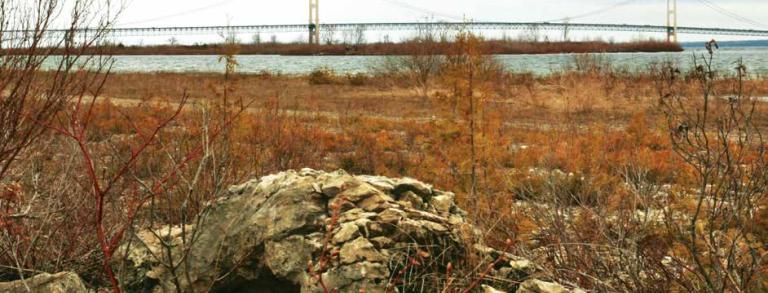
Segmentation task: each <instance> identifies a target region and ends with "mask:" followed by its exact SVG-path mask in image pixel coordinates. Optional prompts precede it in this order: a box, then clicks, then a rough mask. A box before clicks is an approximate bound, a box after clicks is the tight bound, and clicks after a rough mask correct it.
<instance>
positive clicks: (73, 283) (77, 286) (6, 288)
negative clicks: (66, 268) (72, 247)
mask: <svg viewBox="0 0 768 293" xmlns="http://www.w3.org/2000/svg"><path fill="white" fill-rule="evenodd" d="M0 292H7V293H22V292H23V293H27V292H47V293H86V292H88V291H87V290H86V288H85V285H83V281H82V280H81V279H80V277H79V276H78V275H77V274H75V273H72V272H61V273H57V274H46V273H43V274H39V275H36V276H34V277H32V278H29V279H26V280H23V281H22V280H19V281H13V282H5V283H0Z"/></svg>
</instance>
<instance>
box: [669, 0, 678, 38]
mask: <svg viewBox="0 0 768 293" xmlns="http://www.w3.org/2000/svg"><path fill="white" fill-rule="evenodd" d="M667 42H670V43H672V42H675V43H677V0H667Z"/></svg>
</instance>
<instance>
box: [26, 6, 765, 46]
mask: <svg viewBox="0 0 768 293" xmlns="http://www.w3.org/2000/svg"><path fill="white" fill-rule="evenodd" d="M382 1H385V2H390V3H391V4H395V5H398V6H402V7H404V8H406V9H411V10H416V11H419V12H421V13H432V15H433V16H434V15H442V16H446V15H445V14H439V13H436V12H434V11H430V10H428V9H424V8H420V7H416V6H413V5H412V4H408V3H404V2H400V1H399V0H382ZM636 1H637V0H625V1H622V2H618V3H616V4H614V5H611V6H608V7H604V8H601V9H598V10H594V11H590V12H586V13H583V14H580V15H576V16H572V17H567V18H562V19H556V20H552V21H542V22H492V21H463V20H462V21H455V19H456V17H453V16H447V17H446V18H453V19H454V21H434V22H375V23H374V22H371V23H321V22H320V13H319V10H320V4H319V0H309V22H308V23H299V24H269V25H235V26H229V25H227V26H168V27H141V26H134V27H114V28H109V29H107V31H106V32H105V33H106V35H107V36H109V37H115V38H117V37H137V36H138V37H141V36H147V37H151V36H175V35H210V34H222V33H227V34H245V33H259V34H260V33H302V32H306V33H307V35H308V42H309V43H311V44H319V43H320V32H322V31H329V32H345V31H364V32H389V31H441V30H443V31H446V30H457V29H465V30H471V31H504V32H506V31H533V32H539V31H540V32H547V31H563V32H570V31H586V32H637V33H660V34H665V35H666V38H667V41H669V42H676V41H677V40H678V35H679V34H684V35H706V36H707V37H719V36H749V37H768V25H765V24H763V23H760V22H758V21H755V20H752V19H749V18H746V17H743V16H741V15H739V14H736V13H734V12H733V11H730V10H727V9H725V8H723V7H721V6H719V5H717V4H715V3H714V2H712V0H696V1H698V2H699V3H700V4H701V5H703V6H705V7H708V8H710V9H712V10H713V11H715V12H717V13H719V14H721V15H724V16H726V17H728V18H731V19H733V20H736V21H738V22H740V23H742V24H746V25H748V26H751V27H758V28H756V29H744V28H723V27H693V26H678V6H677V0H667V1H666V2H667V3H666V10H665V11H666V23H665V24H663V25H660V24H657V25H645V24H605V23H579V22H571V21H572V20H576V19H581V18H585V17H590V16H595V15H598V14H603V13H607V12H609V11H611V10H613V9H616V8H618V7H622V6H626V5H629V4H632V3H633V2H636ZM224 2H227V1H224ZM200 10H201V9H194V10H191V11H190V12H198V11H200ZM182 14H183V13H182ZM178 15H180V14H176V15H173V16H178ZM157 19H160V18H156V19H153V20H157ZM88 31H89V30H88V29H82V30H80V31H76V32H74V33H86V34H87V33H88ZM11 33H14V34H20V33H24V32H18V31H13V32H11ZM48 33H49V34H52V35H66V34H69V33H73V32H71V31H68V30H51V31H49V32H48ZM102 33H104V32H102Z"/></svg>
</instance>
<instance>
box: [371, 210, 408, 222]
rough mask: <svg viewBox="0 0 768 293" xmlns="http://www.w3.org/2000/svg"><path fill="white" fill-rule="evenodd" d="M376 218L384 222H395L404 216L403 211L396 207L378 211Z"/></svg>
mask: <svg viewBox="0 0 768 293" xmlns="http://www.w3.org/2000/svg"><path fill="white" fill-rule="evenodd" d="M377 218H378V220H379V221H380V222H381V223H384V224H397V222H399V221H400V219H402V218H405V212H404V211H402V210H398V209H386V210H384V211H383V212H381V213H379V215H378V217H377Z"/></svg>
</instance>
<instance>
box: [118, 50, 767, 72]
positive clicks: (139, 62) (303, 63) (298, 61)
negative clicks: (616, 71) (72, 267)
mask: <svg viewBox="0 0 768 293" xmlns="http://www.w3.org/2000/svg"><path fill="white" fill-rule="evenodd" d="M702 53H705V52H704V51H703V50H691V49H688V50H686V51H685V52H679V53H613V54H602V57H601V58H607V59H608V60H609V61H611V63H613V64H614V65H615V66H618V67H623V68H628V69H630V70H642V69H645V68H647V66H648V64H650V63H654V62H663V61H672V62H675V63H677V64H679V65H680V66H681V67H682V68H689V67H690V66H691V63H692V59H693V58H692V55H693V54H702ZM573 56H574V54H547V55H497V56H496V58H497V59H498V60H499V61H500V62H501V64H503V65H504V67H505V68H506V69H507V70H509V71H514V72H532V73H534V74H547V73H550V72H553V71H561V70H563V69H567V68H569V67H570V66H571V65H572V64H573V58H574V57H573ZM114 58H115V60H116V63H115V66H114V71H116V72H161V71H162V72H223V70H224V63H223V62H220V61H219V56H209V55H204V56H115V57H114ZM386 58H390V57H386V56H277V55H241V56H237V62H238V63H239V66H238V67H237V71H238V72H241V73H258V72H262V71H269V72H273V73H282V74H305V73H308V72H310V71H312V70H314V69H317V68H321V67H326V68H330V69H332V70H333V71H335V72H337V73H342V74H344V73H358V72H370V71H371V70H373V68H375V67H376V66H377V65H378V64H381V63H382V62H384V61H385V60H386ZM739 59H743V60H744V62H745V63H746V64H747V66H748V69H749V71H750V73H751V74H753V75H760V76H765V75H768V47H736V48H733V47H732V48H724V49H721V50H719V51H718V52H717V54H716V57H715V67H716V68H719V69H721V70H731V69H732V68H734V67H735V66H734V64H735V62H737V61H738V60H739Z"/></svg>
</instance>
